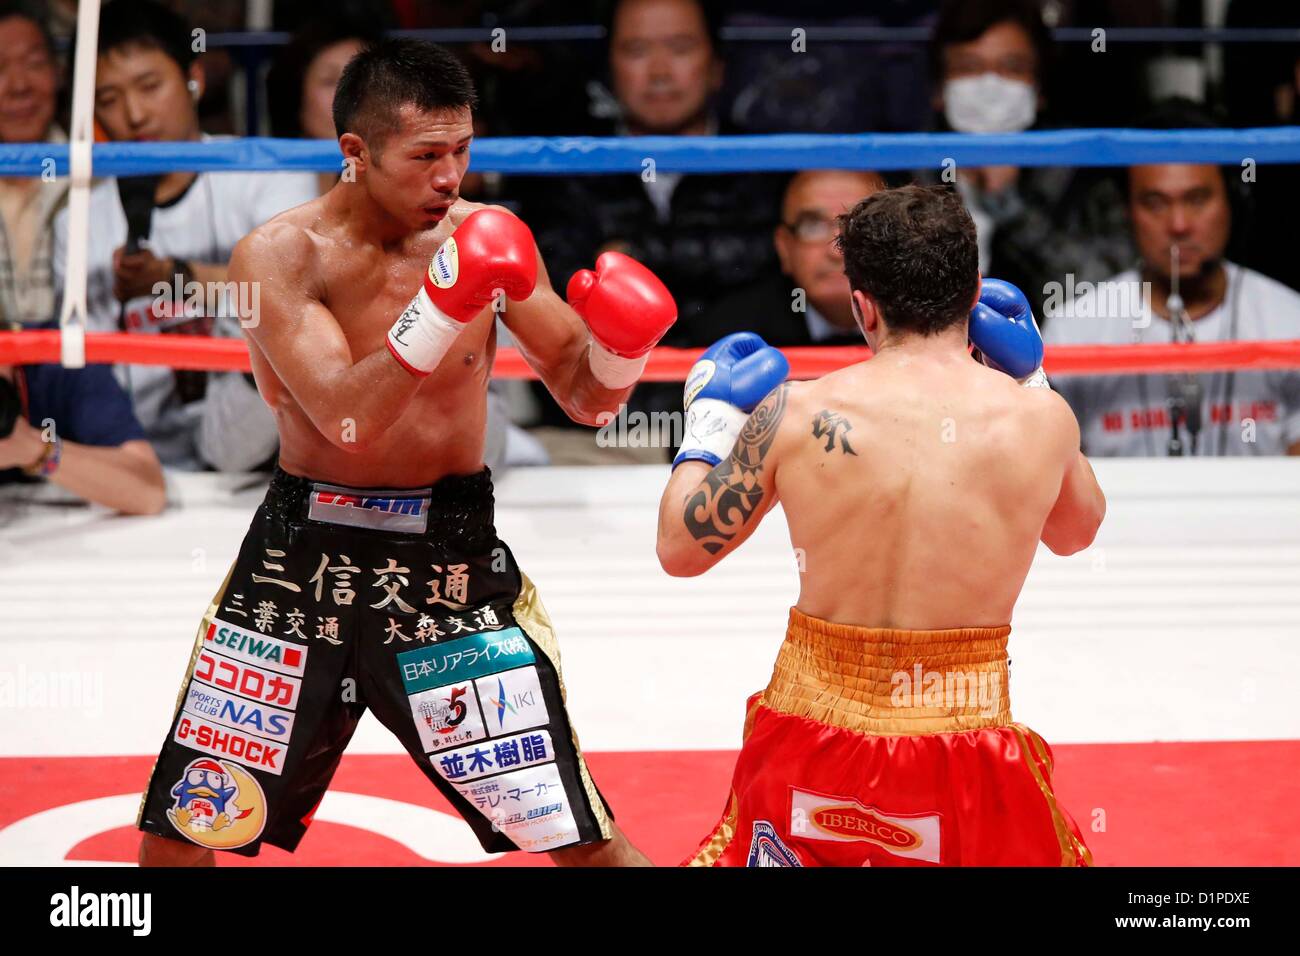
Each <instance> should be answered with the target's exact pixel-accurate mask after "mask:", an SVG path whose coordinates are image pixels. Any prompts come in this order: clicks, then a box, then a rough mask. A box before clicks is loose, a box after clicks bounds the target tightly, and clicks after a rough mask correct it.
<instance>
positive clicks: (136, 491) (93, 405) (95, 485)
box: [0, 365, 166, 515]
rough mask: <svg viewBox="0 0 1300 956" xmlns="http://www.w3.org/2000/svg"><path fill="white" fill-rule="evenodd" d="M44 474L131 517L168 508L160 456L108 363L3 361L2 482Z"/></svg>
mask: <svg viewBox="0 0 1300 956" xmlns="http://www.w3.org/2000/svg"><path fill="white" fill-rule="evenodd" d="M39 479H46V480H49V481H51V482H53V483H55V484H57V485H60V486H62V487H63V488H66V489H67V490H68V491H70V492H72V493H73V494H75V495H77V496H78V497H81V498H85V499H86V500H87V501H93V502H95V503H97V504H101V505H104V506H105V507H107V508H112V509H114V510H116V511H121V512H123V513H125V514H142V515H143V514H157V513H158V512H160V511H162V509H163V505H164V504H165V501H166V490H165V487H164V484H163V474H162V468H161V467H160V466H159V464H158V456H157V455H155V454H154V452H153V449H152V448H150V447H149V443H148V442H147V441H145V436H144V429H142V428H141V427H140V422H139V421H137V420H136V417H135V414H134V413H133V412H132V411H131V401H130V399H128V398H127V397H126V393H125V392H123V391H122V387H121V386H120V385H118V383H117V380H116V379H114V378H113V373H112V370H111V369H109V367H108V366H106V365H87V366H86V367H85V368H79V369H65V368H63V367H62V366H60V365H20V366H0V484H7V483H11V482H16V481H24V480H27V481H31V480H39Z"/></svg>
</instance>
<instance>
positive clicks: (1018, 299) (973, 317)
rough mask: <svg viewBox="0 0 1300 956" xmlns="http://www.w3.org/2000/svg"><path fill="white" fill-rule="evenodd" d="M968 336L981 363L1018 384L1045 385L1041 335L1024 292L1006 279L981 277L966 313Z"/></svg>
mask: <svg viewBox="0 0 1300 956" xmlns="http://www.w3.org/2000/svg"><path fill="white" fill-rule="evenodd" d="M970 340H971V341H972V342H973V343H974V344H975V347H976V348H977V349H979V350H980V355H981V356H982V357H983V360H984V364H985V365H987V366H988V367H989V368H995V369H997V370H998V371H999V372H1006V373H1007V374H1008V375H1010V376H1011V377H1012V378H1014V379H1015V380H1016V381H1018V382H1019V383H1020V384H1021V385H1027V386H1029V387H1031V388H1037V387H1042V388H1046V387H1048V385H1047V376H1046V375H1045V374H1043V336H1042V333H1041V332H1039V331H1038V323H1037V322H1035V321H1034V311H1033V309H1031V308H1030V306H1029V300H1028V299H1027V298H1025V294H1024V293H1023V292H1021V291H1020V290H1019V289H1018V288H1016V287H1015V286H1014V285H1012V284H1011V283H1010V282H1004V281H1002V280H1001V279H985V280H984V282H983V284H982V285H981V287H980V300H979V302H977V303H975V308H973V309H971V313H970Z"/></svg>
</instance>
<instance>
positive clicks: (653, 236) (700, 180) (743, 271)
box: [519, 0, 785, 425]
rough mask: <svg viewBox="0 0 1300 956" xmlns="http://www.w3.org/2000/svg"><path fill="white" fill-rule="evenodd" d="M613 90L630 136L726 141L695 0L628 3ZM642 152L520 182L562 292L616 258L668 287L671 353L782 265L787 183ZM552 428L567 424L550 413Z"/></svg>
mask: <svg viewBox="0 0 1300 956" xmlns="http://www.w3.org/2000/svg"><path fill="white" fill-rule="evenodd" d="M609 69H610V83H611V87H612V89H613V93H614V96H615V98H616V99H617V101H618V106H619V113H620V117H619V120H618V122H617V123H616V124H615V126H614V128H613V129H612V130H610V131H609V132H612V133H615V134H617V135H625V136H709V135H717V134H726V133H729V132H732V130H729V129H727V128H726V127H724V126H723V125H722V124H721V123H720V122H719V120H718V119H717V116H716V114H715V112H714V99H715V97H716V95H717V93H718V90H719V89H720V88H721V85H722V70H723V64H722V59H721V57H720V56H719V52H718V40H717V31H716V29H715V24H714V22H713V19H712V14H711V10H710V9H706V6H705V5H703V4H700V3H697V2H695V0H621V2H619V3H617V4H616V5H615V7H614V10H613V14H612V18H611V20H610V27H609ZM654 160H655V156H654V152H653V150H650V149H647V150H646V158H645V162H643V164H642V168H641V169H640V170H639V171H638V172H636V173H632V174H619V175H603V176H583V177H565V178H558V177H543V178H536V179H533V180H532V181H531V182H527V183H521V184H519V185H520V193H521V195H522V196H523V199H524V206H525V209H526V213H527V218H528V219H529V221H530V222H533V223H534V224H536V225H537V244H538V246H539V248H540V249H541V251H542V254H543V256H544V257H545V258H546V262H547V264H548V266H549V268H550V271H551V274H552V275H553V276H555V277H556V278H557V281H558V282H563V281H566V280H567V278H568V276H569V275H571V274H572V273H573V272H575V271H577V270H578V269H580V268H584V267H585V266H586V265H587V264H588V263H590V262H591V261H592V260H593V259H594V258H595V257H596V256H597V255H599V254H600V253H601V252H604V251H607V250H609V249H616V250H618V251H620V252H625V253H627V254H628V255H630V256H632V257H634V258H636V259H637V260H638V261H640V262H642V263H644V264H645V266H646V267H647V268H649V269H650V270H651V271H653V272H654V273H655V275H657V276H659V277H660V278H661V279H662V280H663V282H664V284H665V285H666V286H668V288H669V290H670V291H671V292H672V294H673V298H674V299H675V300H676V302H677V309H678V320H677V323H676V325H675V326H674V327H673V329H672V331H670V333H669V334H668V336H667V337H666V338H665V339H664V341H663V343H662V344H664V345H674V346H681V347H687V346H701V347H702V346H705V345H708V344H710V343H711V341H712V339H710V338H709V337H708V336H706V335H702V334H700V333H699V332H698V331H697V329H696V327H695V322H696V320H697V319H698V318H699V316H700V315H701V314H702V313H703V312H704V311H705V310H706V309H707V308H709V307H710V306H711V305H713V304H714V303H715V302H717V301H718V300H719V299H721V298H722V297H723V296H725V295H727V294H728V293H729V292H731V291H733V290H736V289H739V288H743V287H745V286H748V285H750V284H751V283H753V282H755V281H757V280H758V279H760V278H761V277H762V276H764V275H767V274H769V273H770V272H772V271H773V270H774V269H775V267H776V262H775V255H774V250H773V248H772V243H771V238H770V237H771V228H772V223H773V222H775V221H776V218H777V215H778V210H779V204H780V195H781V187H782V185H783V183H784V180H785V177H784V176H783V175H779V174H777V175H774V174H763V173H752V174H744V175H736V174H731V173H726V174H716V175H715V174H702V173H691V174H689V175H686V174H680V173H673V172H668V171H664V170H662V169H659V168H658V165H657V164H656V163H655V162H654ZM680 391H681V389H680V387H678V386H668V387H665V386H663V385H658V386H655V385H651V386H646V385H643V386H641V387H640V388H638V389H637V391H636V392H635V393H634V394H633V396H632V399H631V401H630V402H629V405H630V406H632V407H638V408H642V409H646V410H650V409H664V410H668V409H675V408H676V407H677V406H678V405H679V404H680V394H679V393H680ZM543 403H544V404H545V405H546V406H547V407H548V408H549V409H550V410H551V411H552V412H554V414H545V413H544V415H543V419H544V422H545V423H546V424H556V425H562V424H566V423H567V420H565V419H564V418H563V416H562V415H561V414H560V413H559V411H558V409H555V408H554V407H553V403H550V402H548V401H546V400H545V398H544V397H543Z"/></svg>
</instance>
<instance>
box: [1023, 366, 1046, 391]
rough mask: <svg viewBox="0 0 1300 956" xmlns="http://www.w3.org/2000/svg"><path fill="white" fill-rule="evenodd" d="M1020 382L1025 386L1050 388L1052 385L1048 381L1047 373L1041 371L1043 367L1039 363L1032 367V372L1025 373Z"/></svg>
mask: <svg viewBox="0 0 1300 956" xmlns="http://www.w3.org/2000/svg"><path fill="white" fill-rule="evenodd" d="M1020 384H1021V385H1023V386H1024V387H1025V388H1048V389H1050V388H1051V387H1052V386H1051V385H1050V384H1049V383H1048V381H1047V373H1046V372H1044V371H1043V367H1042V366H1041V365H1040V366H1038V368H1036V369H1034V370H1033V371H1032V372H1030V373H1029V374H1028V375H1026V376H1025V377H1024V378H1022V379H1021V380H1020Z"/></svg>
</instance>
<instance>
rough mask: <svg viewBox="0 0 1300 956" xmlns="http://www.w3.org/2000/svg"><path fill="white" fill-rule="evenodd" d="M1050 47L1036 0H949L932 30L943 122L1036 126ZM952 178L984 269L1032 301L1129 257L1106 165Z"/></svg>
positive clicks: (984, 128) (977, 129)
mask: <svg viewBox="0 0 1300 956" xmlns="http://www.w3.org/2000/svg"><path fill="white" fill-rule="evenodd" d="M1051 55H1052V46H1051V36H1050V34H1049V33H1048V30H1047V28H1046V26H1045V25H1044V23H1043V18H1042V13H1041V11H1040V10H1039V7H1038V4H1037V3H1036V2H1034V0H946V2H945V3H944V5H943V7H942V9H941V11H940V13H939V19H938V21H937V22H936V24H935V29H934V34H933V36H932V37H931V66H932V71H933V79H934V84H935V93H934V106H935V109H936V111H937V112H939V113H940V114H941V115H942V118H943V124H944V125H945V126H946V127H948V128H949V129H951V130H954V131H956V132H959V133H1018V132H1022V131H1024V130H1027V129H1030V128H1031V127H1034V126H1035V125H1037V124H1038V122H1039V117H1040V114H1041V113H1042V111H1043V110H1044V109H1045V107H1046V105H1047V98H1046V94H1045V87H1046V86H1047V83H1046V81H1045V80H1046V77H1047V75H1048V72H1049V70H1048V65H1049V62H1050V60H1051ZM957 188H958V190H959V191H960V192H961V195H962V198H963V200H965V202H966V206H967V208H968V209H969V210H970V212H971V217H972V218H973V219H974V220H975V226H976V230H977V234H978V239H979V251H980V270H981V271H982V272H983V273H985V274H986V275H987V274H989V273H990V272H994V273H996V274H998V275H1003V276H1006V277H1007V278H1008V279H1009V280H1010V281H1012V282H1014V283H1015V284H1016V285H1018V286H1020V287H1021V288H1022V289H1024V290H1025V291H1026V293H1027V294H1028V295H1029V297H1030V299H1031V301H1034V303H1035V307H1036V308H1037V307H1038V306H1039V305H1041V303H1042V297H1044V296H1045V295H1046V294H1047V293H1046V292H1045V291H1044V287H1045V286H1046V285H1047V284H1048V283H1051V282H1064V281H1065V275H1066V273H1071V274H1072V275H1073V276H1074V280H1075V282H1076V283H1077V282H1079V281H1092V282H1096V281H1099V280H1101V279H1104V278H1105V277H1106V276H1108V275H1113V274H1114V273H1115V272H1117V271H1119V270H1120V269H1121V268H1123V267H1124V266H1125V265H1126V264H1127V263H1128V262H1129V261H1130V260H1131V251H1130V246H1129V243H1128V238H1127V230H1126V226H1125V222H1124V211H1123V202H1122V194H1121V191H1120V189H1119V187H1118V186H1117V184H1116V183H1115V180H1114V178H1113V177H1111V176H1108V175H1107V174H1105V173H1104V172H1094V171H1090V170H1081V169H1076V168H1039V169H1020V168H1019V167H1017V166H983V167H959V168H958V169H957ZM1049 318H1050V317H1049Z"/></svg>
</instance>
